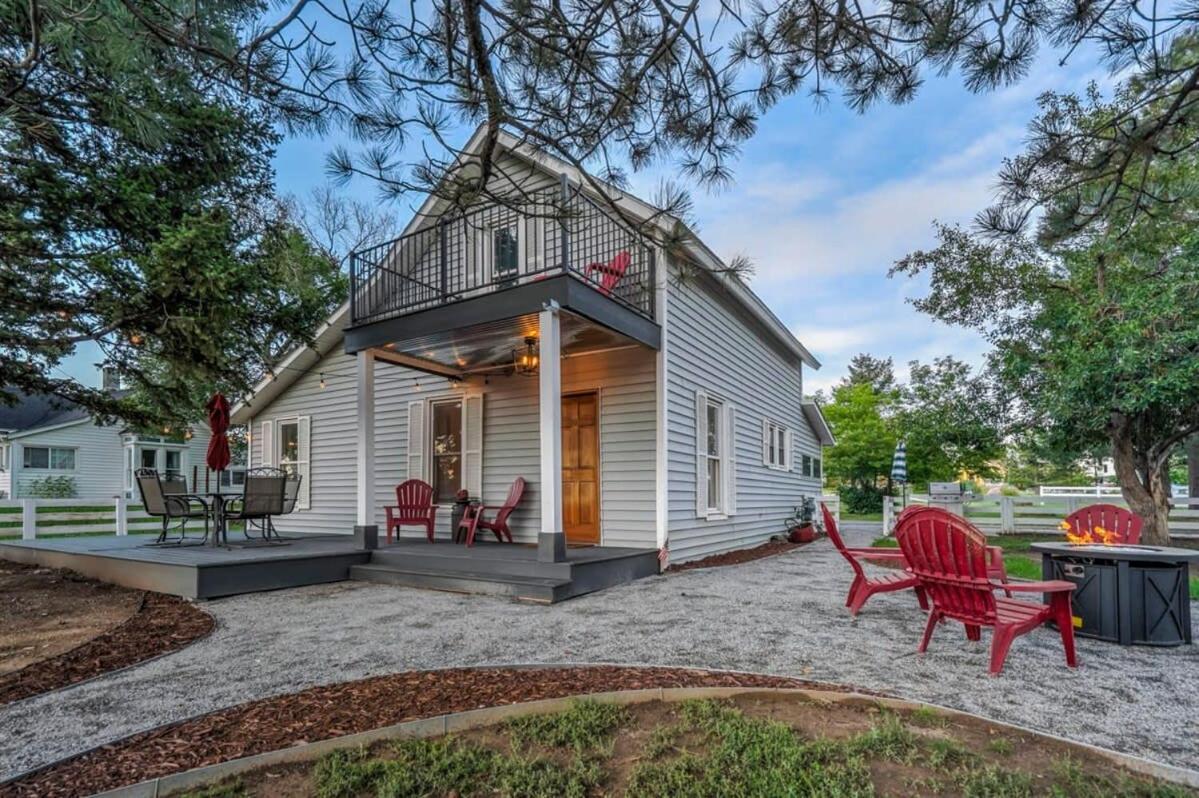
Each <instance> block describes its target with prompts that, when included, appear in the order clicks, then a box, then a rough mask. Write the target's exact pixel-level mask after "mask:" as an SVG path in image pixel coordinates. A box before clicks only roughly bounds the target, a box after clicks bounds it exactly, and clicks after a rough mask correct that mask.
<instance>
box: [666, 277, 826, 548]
mask: <svg viewBox="0 0 1199 798" xmlns="http://www.w3.org/2000/svg"><path fill="white" fill-rule="evenodd" d="M672 269H677V265H675V264H672ZM666 339H667V353H668V357H669V367H668V370H667V417H668V423H669V466H668V468H669V485H670V488H669V497H670V498H669V504H670V511H669V541H670V554H671V560H672V561H674V562H678V561H682V560H687V559H694V558H696V557H703V556H706V555H709V554H714V553H717V552H721V551H726V550H729V549H734V548H742V547H746V546H752V545H755V544H758V543H761V542H763V541H765V540H767V539H769V537H770V536H771V535H774V534H781V533H782V532H783V531H784V529H783V522H784V520H785V519H786V518H787V517H788V516H789V515H790V514H791V512H792V511H793V509H794V507H795V505H797V504H798V503H799V500H800V497H801V496H803V495H813V496H815V495H819V493H820V480H819V479H818V478H814V477H803V476H802V475H801V473H800V464H801V460H800V455H802V454H808V455H810V456H817V457H819V456H820V446H819V444H818V443H817V441H816V437H815V435H813V433H812V429H811V427H810V426H808V424H807V421H806V420H805V419H804V416H803V411H802V409H801V403H802V400H803V380H802V375H801V371H800V369H801V363H800V361H799V359H798V358H797V357H795V356H794V355H793V354H791V353H789V352H786V351H785V350H783V349H782V348H781V345H772V344H771V343H768V341H769V338H768V334H767V333H766V332H764V331H763V330H761V328H760V325H759V323H758V322H756V321H755V320H753V319H752V317H750V316H749V314H748V313H747V312H745V311H744V310H743V309H741V308H740V307H738V306H737V305H736V304H735V303H734V302H733V301H732V300H731V299H729V298H727V297H725V296H724V295H723V292H722V290H721V289H720V288H719V287H718V285H717V284H716V281H715V280H714V279H711V278H708V277H706V276H702V277H701V276H699V275H695V276H693V277H691V279H687V280H684V281H679V280H676V279H672V280H670V281H669V282H668V288H667V326H666ZM697 390H703V391H706V392H707V393H708V394H710V395H712V396H716V397H718V398H720V399H723V400H725V401H727V402H731V403H732V404H733V406H734V407H735V409H736V412H735V418H736V469H737V471H736V474H737V478H736V484H737V507H736V514H735V515H734V516H733V517H731V518H728V519H722V520H715V519H713V520H707V519H704V518H699V517H697V513H696V509H695V503H696V500H695V491H696V462H695V450H696V440H695V407H696V405H695V394H696V391H697ZM763 417H767V418H769V419H771V420H773V421H776V422H779V423H782V424H784V425H786V426H787V427H788V428H790V429H791V430H792V437H793V440H794V449H795V452H794V455H793V456H792V470H791V471H779V470H774V469H770V468H768V467H767V466H765V465H764V464H763V462H762V419H763Z"/></svg>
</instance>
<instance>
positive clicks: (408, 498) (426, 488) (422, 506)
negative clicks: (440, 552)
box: [383, 479, 437, 543]
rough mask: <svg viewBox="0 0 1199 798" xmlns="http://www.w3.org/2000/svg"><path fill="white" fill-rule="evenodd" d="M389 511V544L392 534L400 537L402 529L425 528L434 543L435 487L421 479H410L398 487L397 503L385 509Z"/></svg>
mask: <svg viewBox="0 0 1199 798" xmlns="http://www.w3.org/2000/svg"><path fill="white" fill-rule="evenodd" d="M383 509H384V510H386V511H387V542H388V543H391V533H392V531H394V532H395V535H396V537H399V536H400V527H401V526H404V525H407V526H423V527H424V528H425V534H426V535H428V537H429V542H430V543H432V542H433V523H434V521H435V520H436V517H437V505H436V504H434V503H433V486H432V485H430V484H429V483H428V482H422V481H421V480H419V479H410V480H408V481H406V482H401V483H400V484H399V485H397V486H396V503H395V505H394V506H392V507H384V508H383Z"/></svg>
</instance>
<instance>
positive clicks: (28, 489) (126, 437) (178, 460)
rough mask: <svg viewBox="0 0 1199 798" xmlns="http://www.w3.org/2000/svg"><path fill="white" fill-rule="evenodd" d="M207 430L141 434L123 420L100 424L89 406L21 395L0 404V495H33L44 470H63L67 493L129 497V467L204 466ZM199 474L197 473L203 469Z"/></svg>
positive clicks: (185, 469) (188, 471) (184, 469)
mask: <svg viewBox="0 0 1199 798" xmlns="http://www.w3.org/2000/svg"><path fill="white" fill-rule="evenodd" d="M207 447H208V429H207V428H206V427H204V426H197V427H195V428H193V429H191V430H184V431H183V432H178V431H177V432H176V433H175V434H173V435H172V434H163V435H140V434H137V433H134V432H132V431H130V430H127V429H125V428H124V427H123V426H119V425H118V426H102V425H100V424H98V423H96V422H95V421H93V420H92V418H91V416H89V415H88V413H87V411H85V410H83V409H82V408H79V407H77V406H74V405H72V404H68V403H65V402H63V401H62V400H60V399H56V398H53V397H47V396H22V397H20V399H19V401H18V402H17V404H16V405H13V406H8V405H3V404H0V495H2V496H3V497H4V498H11V499H20V498H26V497H29V496H32V495H35V494H36V493H37V492H38V490H37V489H38V486H39V484H41V485H44V484H45V480H46V478H47V477H65V478H67V480H68V481H69V484H70V485H71V486H72V496H71V498H80V499H111V498H113V497H116V496H122V495H123V496H127V497H130V498H133V497H134V495H135V490H136V489H135V488H134V486H133V484H134V483H133V473H134V471H135V470H136V469H137V468H141V467H149V468H156V469H158V470H160V471H166V472H176V473H180V474H184V475H185V476H186V477H187V479H188V481H189V483H190V482H191V479H192V475H193V467H195V468H198V469H199V471H200V474H201V475H203V473H204V455H205V452H206V450H207ZM201 478H202V476H201Z"/></svg>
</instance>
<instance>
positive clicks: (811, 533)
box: [789, 524, 816, 543]
mask: <svg viewBox="0 0 1199 798" xmlns="http://www.w3.org/2000/svg"><path fill="white" fill-rule="evenodd" d="M789 537H790V540H791V542H792V543H811V542H812V541H813V540H815V539H816V527H814V526H812V525H811V524H804V525H803V526H797V527H795V528H794V529H792V530H791V534H790V536H789Z"/></svg>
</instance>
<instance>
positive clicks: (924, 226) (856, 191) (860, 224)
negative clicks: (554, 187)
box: [64, 52, 1110, 393]
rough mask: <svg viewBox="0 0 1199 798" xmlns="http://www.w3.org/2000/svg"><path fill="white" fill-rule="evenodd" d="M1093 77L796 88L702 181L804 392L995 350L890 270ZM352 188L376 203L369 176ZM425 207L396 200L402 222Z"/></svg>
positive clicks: (284, 151)
mask: <svg viewBox="0 0 1199 798" xmlns="http://www.w3.org/2000/svg"><path fill="white" fill-rule="evenodd" d="M1092 80H1094V81H1098V82H1100V84H1101V85H1107V84H1109V81H1110V78H1109V77H1108V76H1107V75H1106V73H1105V72H1103V71H1102V70H1100V69H1099V68H1097V67H1096V66H1095V64H1094V62H1093V61H1091V62H1088V61H1087V59H1086V58H1085V57H1083V56H1080V55H1077V54H1076V57H1075V60H1073V61H1072V63H1070V64H1068V65H1066V66H1065V67H1061V66H1059V65H1058V63H1057V59H1056V57H1055V55H1054V54H1053V53H1049V52H1046V53H1044V54H1043V55H1042V57H1041V58H1040V59H1039V60H1038V62H1037V63H1036V64H1035V65H1034V67H1033V69H1032V70H1031V71H1030V74H1029V75H1028V77H1027V78H1026V79H1025V80H1023V81H1021V82H1020V83H1018V84H1016V85H1014V86H1011V87H1009V88H1005V89H1001V90H997V91H994V92H990V93H986V94H979V95H975V94H971V93H970V92H968V91H967V90H965V89H964V88H962V86H961V80H960V77H959V76H958V75H956V74H950V75H948V76H945V77H930V78H929V79H928V81H927V83H926V84H925V85H924V87H923V88H922V89H921V90H920V91H919V93H918V94H917V96H916V98H915V100H913V101H912V102H910V103H908V104H906V105H903V106H890V105H885V104H882V105H878V106H875V107H873V108H871V109H869V110H868V111H866V112H865V113H864V114H858V113H856V112H853V111H850V110H848V109H846V108H845V107H844V105H843V104H841V103H840V102H839V101H838V100H837V98H836V97H835V96H834V97H833V98H831V99H830V100H829V101H828V102H827V103H825V104H823V105H817V104H815V103H814V102H813V101H812V100H811V99H810V98H809V97H807V96H795V97H792V98H789V99H788V100H786V101H784V102H782V103H780V104H779V105H778V106H776V107H775V108H773V109H772V110H771V111H770V112H769V113H768V114H766V115H765V116H764V117H763V118H762V119H761V120H760V123H759V125H758V132H757V134H756V136H755V137H754V138H753V139H752V140H751V141H749V142H748V143H747V144H746V145H745V146H744V148H743V151H742V153H741V154H740V156H739V158H738V159H737V160H736V161H735V162H734V164H733V171H734V181H733V183H732V185H730V186H728V187H726V188H722V189H719V190H716V191H712V192H709V191H706V190H704V189H703V188H698V187H694V186H692V187H691V188H692V198H693V200H694V205H695V214H694V215H695V216H696V217H697V220H698V231H697V232H698V233H699V235H700V237H701V238H703V239H704V241H705V242H706V243H707V244H708V245H709V246H710V247H711V248H712V249H713V250H714V251H715V252H716V253H717V254H719V255H721V256H722V257H724V258H725V259H726V260H727V259H729V258H731V257H732V256H734V255H745V256H747V257H748V258H749V259H750V260H751V261H752V262H753V263H754V266H755V272H754V275H753V276H752V277H751V278H750V285H751V287H752V288H753V289H754V290H755V291H756V292H757V293H758V294H759V296H761V297H762V298H763V299H764V300H765V301H766V302H767V304H768V305H769V306H770V307H771V309H772V310H773V311H774V312H775V314H776V315H778V317H779V318H780V319H782V320H783V322H784V323H785V324H786V325H787V326H788V327H789V328H790V329H791V330H792V332H793V333H794V334H795V335H796V337H798V338H799V340H800V341H802V342H803V344H804V345H805V346H806V347H807V348H808V349H809V350H810V351H811V352H812V353H813V354H814V355H815V356H816V358H817V359H818V360H820V361H821V362H822V364H823V366H822V368H821V369H820V370H818V371H815V372H808V373H807V374H806V379H805V391H806V392H808V393H811V392H814V391H816V390H818V389H825V390H827V389H829V388H830V387H831V386H833V385H834V384H836V383H837V382H838V381H839V380H840V379H841V378H842V377H843V376H844V374H845V370H846V364H847V363H848V361H849V359H850V358H851V357H852V356H853V355H854V354H856V353H858V352H869V353H870V354H872V355H875V356H877V357H891V358H893V359H894V361H895V364H896V371H897V374H898V375H899V376H900V378H901V379H902V378H903V377H904V376H905V375H906V373H907V364H908V363H909V361H912V360H921V361H928V360H931V359H932V358H934V357H937V356H940V355H947V354H948V355H953V356H955V357H958V358H960V359H963V360H966V361H967V362H969V363H972V364H978V363H980V362H981V361H982V358H983V356H984V353H985V351H986V348H987V347H986V344H985V342H984V341H982V340H981V339H980V338H979V337H978V336H977V335H976V334H974V333H971V332H968V331H963V330H960V329H956V328H950V327H946V326H944V325H941V324H937V323H935V322H933V321H931V320H930V319H928V318H927V317H925V316H923V315H921V314H920V313H918V312H917V311H916V310H915V309H913V308H912V307H911V305H910V304H909V303H908V300H909V298H911V297H913V296H919V295H921V293H922V292H923V290H924V289H925V287H926V286H925V283H924V280H923V279H922V278H917V279H915V280H910V279H907V278H894V279H890V278H888V277H887V271H888V269H890V267H891V266H892V264H893V263H894V262H895V260H896V259H898V258H900V257H902V256H903V255H905V254H907V253H909V252H911V251H913V250H916V249H919V248H922V247H927V246H929V245H931V244H932V243H933V226H932V223H933V221H934V220H938V221H941V222H947V223H953V222H961V223H964V224H968V223H969V222H970V220H971V219H973V218H974V216H975V214H977V213H978V212H979V211H980V210H982V209H983V208H985V207H986V206H987V205H988V204H990V202H991V201H992V199H993V197H994V191H995V185H996V175H997V172H998V169H999V167H1000V166H1001V164H1002V161H1003V158H1004V157H1005V156H1012V155H1015V154H1017V153H1019V152H1020V150H1021V148H1022V142H1023V140H1024V136H1025V131H1026V126H1027V123H1028V121H1029V120H1030V119H1031V118H1032V117H1033V115H1034V114H1035V112H1036V100H1037V97H1038V96H1039V95H1040V94H1041V93H1042V92H1043V91H1046V90H1050V89H1052V90H1057V91H1066V90H1070V91H1080V90H1082V89H1083V88H1085V86H1086V84H1087V83H1088V82H1090V81H1092ZM466 134H467V132H466V131H464V132H463V134H462V137H463V139H465V137H466ZM340 143H343V140H342V139H341V138H340V137H338V136H335V135H334V136H330V137H328V138H325V139H314V138H311V137H306V138H291V139H287V140H285V141H284V142H283V143H282V145H281V146H280V148H279V150H278V153H277V155H276V158H275V168H276V174H277V185H278V188H279V190H280V191H281V192H283V193H292V194H295V195H297V196H299V197H304V196H306V195H308V194H309V192H310V191H311V190H312V188H314V187H316V186H318V185H321V184H323V183H325V182H326V181H327V180H328V179H329V178H328V177H327V175H326V174H325V171H324V160H325V156H326V154H327V153H328V152H329V151H330V150H332V149H333V148H334V147H335V146H337V145H338V144H340ZM664 177H665V178H673V179H676V180H678V178H674V176H673V175H672V170H671V167H670V165H669V164H659V165H656V166H655V167H653V168H652V169H650V170H648V171H646V172H644V173H639V174H635V175H633V179H632V185H631V186H630V188H631V189H632V191H633V193H634V194H637V195H639V196H642V197H644V198H646V199H652V198H653V196H654V192H655V189H656V187H657V185H658V183H659V181H660V180H661V179H662V178H664ZM679 182H683V183H684V185H685V184H686V183H685V181H679ZM343 192H344V193H346V194H348V195H352V196H356V197H359V198H362V199H366V200H376V192H375V189H374V187H373V186H372V185H371V184H370V182H369V181H366V180H361V179H360V180H357V181H356V182H354V183H351V184H350V185H349V186H346V187H345V188H344V189H343ZM414 205H415V201H412V202H407V203H405V204H404V205H401V206H399V207H397V208H395V210H396V212H397V213H398V214H399V215H400V216H401V218H403V219H404V220H406V219H407V216H408V215H409V214H410V213H411V208H412V207H413V206H414ZM97 359H98V357H97V355H96V353H95V352H94V351H88V350H84V351H82V352H80V353H79V354H77V355H76V356H75V357H73V358H72V359H71V361H70V362H69V363H67V364H65V366H64V370H65V371H67V372H68V373H71V374H72V375H73V376H76V377H77V378H78V379H81V380H83V381H85V382H87V383H89V384H97V383H98V379H99V378H98V375H97V373H96V372H95V369H94V365H93V364H94V363H95V362H96V360H97Z"/></svg>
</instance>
